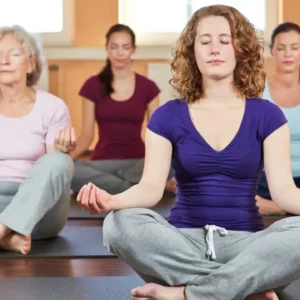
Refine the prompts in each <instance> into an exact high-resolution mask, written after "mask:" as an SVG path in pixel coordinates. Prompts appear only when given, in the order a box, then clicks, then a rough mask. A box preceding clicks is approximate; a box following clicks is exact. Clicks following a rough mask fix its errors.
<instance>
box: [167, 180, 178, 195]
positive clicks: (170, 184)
mask: <svg viewBox="0 0 300 300" xmlns="http://www.w3.org/2000/svg"><path fill="white" fill-rule="evenodd" d="M165 191H166V192H171V193H175V192H176V191H177V186H176V180H175V178H171V179H169V180H167V182H166V185H165Z"/></svg>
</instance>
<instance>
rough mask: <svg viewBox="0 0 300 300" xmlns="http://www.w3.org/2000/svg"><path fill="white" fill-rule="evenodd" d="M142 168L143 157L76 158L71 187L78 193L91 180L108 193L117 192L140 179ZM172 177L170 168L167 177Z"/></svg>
mask: <svg viewBox="0 0 300 300" xmlns="http://www.w3.org/2000/svg"><path fill="white" fill-rule="evenodd" d="M143 168H144V159H114V160H86V161H84V160H78V161H75V174H74V177H73V181H72V185H71V187H72V190H73V191H74V192H75V193H78V192H79V190H80V189H81V188H82V186H83V185H85V184H87V183H89V182H92V183H94V184H95V185H96V186H98V187H99V188H101V189H104V190H105V191H107V192H108V193H110V194H118V193H121V192H123V191H125V190H127V189H128V188H130V187H131V186H133V185H135V184H137V183H138V182H139V181H140V179H141V177H142V174H143ZM172 177H173V171H172V170H171V171H170V173H169V176H168V178H172Z"/></svg>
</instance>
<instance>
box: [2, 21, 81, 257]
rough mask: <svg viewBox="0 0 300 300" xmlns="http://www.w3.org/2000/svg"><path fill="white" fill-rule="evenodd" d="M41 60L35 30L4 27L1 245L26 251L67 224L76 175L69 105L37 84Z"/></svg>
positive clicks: (8, 248)
mask: <svg viewBox="0 0 300 300" xmlns="http://www.w3.org/2000/svg"><path fill="white" fill-rule="evenodd" d="M41 65H42V64H41V54H40V51H39V49H38V47H37V43H36V41H35V39H34V38H33V37H32V36H31V35H29V34H28V33H27V32H26V31H25V30H24V29H23V28H21V27H18V26H13V27H5V28H0V139H1V145H0V246H1V248H4V249H6V250H12V251H16V252H21V253H22V254H27V253H28V252H29V250H30V247H31V239H44V238H50V237H54V236H56V235H57V234H58V233H59V232H60V231H61V230H62V228H63V227H64V225H65V223H66V220H67V216H68V209H69V203H70V199H69V194H70V193H69V190H70V182H71V179H72V175H73V162H72V159H71V157H70V156H69V155H68V154H67V153H68V152H70V151H72V150H74V148H75V144H76V138H75V133H74V130H73V129H72V128H70V116H69V112H68V108H67V106H66V105H65V103H64V101H62V100H61V99H59V98H57V97H55V96H53V95H51V94H49V93H47V92H42V91H39V90H35V89H34V88H33V86H35V85H36V83H37V82H38V80H39V77H40V74H41V71H42V70H41Z"/></svg>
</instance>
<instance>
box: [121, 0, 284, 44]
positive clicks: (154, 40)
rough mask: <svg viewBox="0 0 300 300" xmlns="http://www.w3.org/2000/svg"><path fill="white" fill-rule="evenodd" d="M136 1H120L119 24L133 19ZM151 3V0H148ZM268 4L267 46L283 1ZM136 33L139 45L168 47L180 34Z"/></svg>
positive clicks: (268, 1) (276, 0)
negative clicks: (133, 8)
mask: <svg viewBox="0 0 300 300" xmlns="http://www.w3.org/2000/svg"><path fill="white" fill-rule="evenodd" d="M132 1H134V0H119V22H120V23H123V24H128V25H129V26H130V22H129V20H130V19H131V18H132V17H133V16H132V15H130V7H131V6H132V5H133V4H132V3H133V2H132ZM148 1H150V0H148ZM264 1H265V2H266V9H265V11H266V28H265V30H264V32H263V35H262V37H263V38H264V41H265V43H266V44H269V43H270V39H271V34H272V31H273V29H274V28H275V27H276V25H277V24H278V22H279V20H280V11H281V9H280V5H282V3H281V2H282V1H281V0H264ZM132 29H133V30H134V31H135V33H136V40H137V45H140V46H167V45H174V44H175V43H176V40H177V39H178V37H179V35H180V32H147V33H146V32H138V31H137V29H136V28H132Z"/></svg>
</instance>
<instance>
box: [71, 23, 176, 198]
mask: <svg viewBox="0 0 300 300" xmlns="http://www.w3.org/2000/svg"><path fill="white" fill-rule="evenodd" d="M106 39H107V45H106V49H107V53H108V58H107V64H106V66H105V67H104V68H103V70H102V71H101V72H100V74H98V75H94V76H91V77H90V78H88V79H87V80H86V81H85V83H84V84H83V86H82V87H81V89H80V92H79V95H80V96H82V97H83V107H84V109H83V123H82V128H83V129H82V134H81V136H80V137H79V139H78V147H77V148H76V150H75V151H74V152H73V153H72V157H73V158H74V159H76V158H78V157H80V155H82V154H83V153H84V152H85V151H86V150H88V148H89V146H90V145H91V143H92V141H93V139H94V129H95V121H96V123H97V125H98V133H99V139H98V142H97V145H96V148H95V149H94V151H93V154H92V157H91V160H83V161H81V160H76V162H75V174H74V178H73V181H72V189H73V190H74V191H75V192H78V191H79V190H80V189H81V188H82V186H84V185H85V184H87V183H88V182H89V181H93V182H94V183H95V184H97V185H98V186H99V187H101V188H103V189H105V190H107V191H108V192H110V193H112V194H116V193H120V192H123V191H125V190H126V189H128V188H129V187H131V186H132V185H134V184H136V183H138V182H139V180H140V179H141V177H142V172H143V166H144V157H145V145H144V141H143V140H142V137H141V131H142V125H143V122H144V119H145V115H146V117H147V118H148V119H149V118H150V116H151V115H152V113H153V111H154V110H155V109H156V108H157V107H158V105H159V93H160V89H159V88H158V86H157V85H156V84H155V82H153V81H152V80H150V79H148V78H146V77H144V76H142V75H139V74H137V73H135V72H134V71H133V70H132V63H131V61H132V55H133V54H134V52H135V34H134V32H133V31H132V30H131V29H130V28H129V27H128V26H125V25H122V24H116V25H114V26H112V27H111V28H110V29H109V31H108V33H107V35H106ZM171 178H172V172H170V175H169V179H170V180H168V181H167V184H166V189H167V190H169V191H174V190H175V189H176V185H175V184H176V182H175V180H174V179H171Z"/></svg>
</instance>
